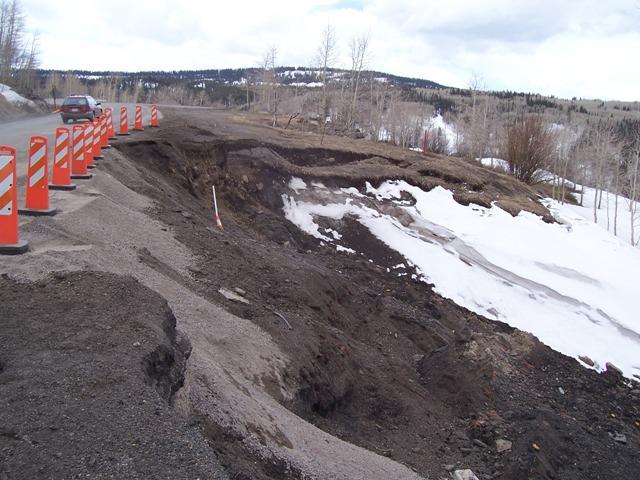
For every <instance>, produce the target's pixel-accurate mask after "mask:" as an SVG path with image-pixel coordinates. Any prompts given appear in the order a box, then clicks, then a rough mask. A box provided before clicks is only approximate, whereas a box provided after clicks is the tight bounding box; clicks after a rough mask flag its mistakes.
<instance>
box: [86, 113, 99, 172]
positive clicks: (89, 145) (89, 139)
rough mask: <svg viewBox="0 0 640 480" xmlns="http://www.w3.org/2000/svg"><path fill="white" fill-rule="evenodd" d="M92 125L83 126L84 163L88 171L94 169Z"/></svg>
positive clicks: (89, 123) (90, 123) (88, 123)
mask: <svg viewBox="0 0 640 480" xmlns="http://www.w3.org/2000/svg"><path fill="white" fill-rule="evenodd" d="M93 130H94V128H93V123H92V122H87V123H85V124H84V163H85V165H86V166H87V168H88V169H92V168H96V166H95V165H94V164H93Z"/></svg>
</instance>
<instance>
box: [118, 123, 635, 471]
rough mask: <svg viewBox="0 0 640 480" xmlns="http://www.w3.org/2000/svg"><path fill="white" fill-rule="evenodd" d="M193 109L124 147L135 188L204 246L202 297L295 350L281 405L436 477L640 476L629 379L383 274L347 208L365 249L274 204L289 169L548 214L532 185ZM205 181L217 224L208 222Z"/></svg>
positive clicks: (372, 243) (387, 259) (349, 232)
mask: <svg viewBox="0 0 640 480" xmlns="http://www.w3.org/2000/svg"><path fill="white" fill-rule="evenodd" d="M196 118H197V119H198V120H199V126H198V128H197V130H196V129H192V127H189V126H183V122H185V123H187V120H186V119H184V117H182V118H181V116H180V114H179V113H178V112H174V115H172V116H170V118H169V120H168V121H167V122H165V126H164V127H163V128H162V129H160V131H159V132H154V133H153V135H151V134H149V136H148V138H147V139H145V140H143V141H129V142H127V143H124V144H121V145H120V146H119V149H120V150H121V151H122V152H124V153H125V154H126V155H127V156H129V157H130V158H132V159H135V162H136V165H137V166H138V168H139V170H140V172H141V173H142V174H143V175H144V176H146V179H147V183H146V184H145V185H135V186H134V185H132V187H135V188H136V189H140V188H142V189H143V191H144V193H145V194H146V195H148V196H150V197H151V198H154V199H155V200H156V201H157V208H156V210H155V212H154V215H156V216H157V218H159V219H161V220H162V221H163V222H165V223H167V224H169V225H171V226H172V227H173V228H174V229H175V231H176V232H177V233H178V238H179V239H180V240H181V241H182V242H184V243H185V244H186V245H188V246H189V248H191V249H192V250H193V251H194V252H197V254H198V255H199V256H200V257H201V258H202V262H201V265H202V266H201V269H200V270H199V271H197V272H196V273H197V276H198V278H199V279H200V280H201V281H200V282H198V286H197V288H198V289H199V291H200V293H201V294H202V295H204V296H206V297H207V298H215V299H217V301H219V302H223V303H224V304H225V306H226V308H228V309H229V310H230V311H232V312H233V313H234V314H236V315H238V316H241V317H243V318H247V319H251V320H252V321H253V322H255V323H256V324H258V325H259V326H260V327H262V328H264V329H265V330H267V331H268V332H269V333H270V334H271V335H272V336H273V337H274V338H275V339H276V341H277V342H278V343H279V344H280V345H281V348H282V349H283V350H284V351H286V352H288V353H289V355H290V357H291V359H293V360H292V362H291V364H290V365H289V366H288V370H287V378H289V383H290V385H291V387H292V388H295V389H296V390H297V395H296V397H295V401H284V400H282V403H283V404H284V405H285V406H286V407H287V408H289V409H291V410H292V411H294V412H295V413H297V414H298V415H300V416H302V417H303V418H305V419H307V420H308V421H310V422H312V423H314V424H315V425H317V426H319V427H320V428H322V429H323V430H325V431H328V432H330V433H332V434H333V435H335V436H337V437H339V438H342V439H344V440H347V441H349V442H353V443H355V444H357V445H360V446H363V447H365V448H367V449H369V450H371V451H374V452H377V453H379V454H382V455H386V456H389V457H391V458H393V459H394V460H397V461H399V462H401V463H404V464H406V465H408V466H411V467H412V468H414V469H415V470H416V471H417V472H419V473H420V474H422V475H424V476H427V477H430V478H440V477H444V476H446V475H447V470H448V469H450V468H452V466H455V468H462V467H464V468H472V469H473V470H474V472H475V473H476V474H477V475H478V476H479V477H480V478H481V479H484V478H504V479H512V478H514V479H515V478H549V479H551V478H562V479H586V478H594V479H595V478H616V477H623V476H627V477H630V478H632V477H634V476H637V475H640V462H638V461H637V458H636V456H635V454H634V453H633V452H634V451H637V449H638V447H639V446H640V435H639V432H638V425H637V424H635V425H634V422H636V421H637V419H638V417H639V416H640V409H639V403H638V401H639V399H640V390H639V389H638V386H637V385H632V386H628V385H626V384H625V383H624V382H623V379H622V378H621V377H620V376H619V375H617V374H616V373H615V372H614V371H610V372H607V373H605V374H602V375H598V374H596V373H595V372H593V371H589V370H586V369H584V368H582V367H580V366H579V365H578V364H577V363H576V362H575V361H574V360H573V359H570V358H567V357H564V356H562V355H561V354H559V353H557V352H554V351H552V350H550V349H549V348H547V347H545V346H544V345H542V344H540V343H539V342H538V341H537V340H536V339H535V338H534V337H532V336H530V335H527V334H524V333H522V332H519V331H516V330H514V329H512V328H510V327H508V326H506V325H504V324H500V323H498V322H492V321H489V320H486V319H484V318H481V317H478V316H477V315H475V314H473V313H471V312H469V311H467V310H465V309H463V308H460V307H458V306H456V305H455V304H453V303H452V302H450V301H448V300H445V299H443V298H441V297H439V296H438V295H436V294H435V293H434V292H433V290H432V289H431V288H430V287H429V286H428V285H425V284H423V283H416V282H413V281H411V280H408V277H403V278H398V277H397V276H396V275H392V274H388V273H387V272H386V268H385V267H391V266H393V265H395V264H397V263H400V262H401V261H402V259H401V258H399V257H398V255H397V254H396V253H395V252H393V251H390V250H389V249H388V248H387V247H386V246H384V245H383V244H381V242H379V241H377V240H376V239H375V238H374V237H372V236H371V235H370V234H369V233H368V232H367V231H366V230H365V229H363V228H362V227H360V226H359V225H358V224H357V223H356V222H353V221H349V220H345V223H346V225H342V226H341V228H340V231H341V232H346V233H345V240H346V243H347V244H355V245H358V250H359V251H362V252H364V253H365V257H366V258H365V257H358V256H354V255H348V254H335V252H334V251H333V250H332V249H329V248H325V247H322V246H321V245H319V243H318V242H317V241H316V240H315V239H313V238H310V237H308V236H306V235H304V234H302V233H301V232H299V231H298V229H297V228H296V227H295V226H293V225H291V224H290V223H289V222H287V221H286V220H285V219H284V218H283V216H282V213H281V206H282V205H281V199H280V194H281V193H282V191H283V188H284V185H285V184H286V182H287V181H288V179H289V178H290V176H291V175H298V176H301V177H303V178H306V179H308V180H313V179H315V180H322V181H323V182H324V183H325V184H327V185H328V186H330V187H332V186H356V187H363V186H364V183H365V182H366V181H369V182H371V183H373V184H376V185H377V183H379V182H380V181H381V180H383V179H388V178H403V179H406V180H407V181H409V182H411V183H413V184H416V185H420V186H422V187H423V188H430V187H431V186H433V185H435V184H443V185H445V186H446V187H447V188H451V189H453V190H454V191H455V192H456V198H457V199H458V200H459V201H463V202H466V201H473V202H476V203H486V204H489V203H490V202H492V201H496V200H497V201H499V202H501V205H502V206H503V207H506V208H509V207H512V208H511V210H512V211H513V213H517V211H519V207H520V208H524V207H526V208H527V209H528V210H530V211H534V212H536V213H539V214H541V215H545V216H546V215H547V213H545V212H544V211H543V207H541V206H540V205H539V204H538V203H537V201H536V197H535V194H534V193H531V191H529V190H528V189H527V187H525V186H522V185H521V184H519V183H517V182H514V181H513V180H512V179H510V178H508V177H506V176H503V175H494V174H493V173H491V172H487V171H486V170H484V169H481V168H478V167H476V166H473V165H467V164H466V163H464V162H463V161H462V160H458V159H448V158H447V159H444V158H439V157H428V158H427V159H425V158H423V157H421V156H419V155H415V154H411V153H406V152H404V151H401V150H398V149H394V148H391V147H386V146H383V147H380V146H379V145H377V144H369V143H367V142H361V143H359V142H354V141H350V143H349V149H348V150H339V148H341V143H342V142H344V140H342V139H331V140H330V142H333V143H330V144H329V145H325V146H324V147H322V148H320V147H318V146H310V145H309V144H310V143H313V139H311V140H309V139H307V138H305V137H304V135H303V134H301V133H298V132H288V131H287V132H282V131H278V130H272V129H268V128H266V127H260V126H255V125H246V124H234V123H233V121H234V119H232V118H231V119H230V118H228V117H226V118H225V117H222V116H219V115H212V114H211V113H206V112H203V113H199V114H198V115H194V114H192V113H190V114H189V120H188V122H190V123H191V124H192V123H193V122H194V120H195V119H196ZM189 132H191V133H189ZM259 139H260V140H259ZM372 153H373V154H375V157H373V156H371V155H372ZM113 172H114V174H116V175H117V171H116V170H115V169H114V170H113ZM121 180H122V181H123V182H124V183H125V184H126V183H127V179H126V178H121ZM212 183H215V184H216V186H217V188H218V192H219V196H220V198H219V200H220V203H221V205H222V219H223V222H224V225H225V230H224V231H223V232H222V231H219V230H217V229H215V227H214V223H213V222H212V213H211V207H210V205H211V196H210V192H209V188H210V185H211V184H212ZM367 259H372V260H373V263H371V262H369V261H368V260H367ZM220 286H227V287H238V288H240V289H241V291H242V292H246V293H245V296H246V298H247V299H249V300H250V302H251V304H250V305H245V304H241V303H237V302H233V301H229V300H227V299H225V298H224V297H222V296H221V295H220V294H219V293H218V288H219V287H220ZM274 312H277V313H279V314H281V315H283V316H284V317H285V318H286V319H287V321H288V322H289V323H290V324H291V326H292V329H289V328H288V327H287V325H286V324H285V323H284V322H283V321H282V319H281V318H280V317H279V316H278V315H276V314H274ZM273 395H274V396H275V397H276V398H278V396H279V391H278V388H277V387H274V391H273ZM616 433H621V434H624V435H626V440H627V443H626V444H623V443H620V442H616V441H614V440H613V435H615V434H616ZM498 439H508V440H510V441H512V442H513V446H512V449H511V451H509V452H505V453H497V452H496V444H495V442H496V440H498ZM213 444H214V446H215V447H216V448H218V449H223V448H224V446H223V445H221V444H219V443H216V441H215V440H214V441H213ZM445 467H446V468H445Z"/></svg>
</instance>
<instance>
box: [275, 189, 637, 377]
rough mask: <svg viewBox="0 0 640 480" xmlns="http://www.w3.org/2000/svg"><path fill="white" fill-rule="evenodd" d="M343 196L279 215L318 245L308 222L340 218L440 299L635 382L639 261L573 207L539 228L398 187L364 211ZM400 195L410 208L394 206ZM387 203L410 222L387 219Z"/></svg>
mask: <svg viewBox="0 0 640 480" xmlns="http://www.w3.org/2000/svg"><path fill="white" fill-rule="evenodd" d="M345 190H346V189H342V194H341V195H336V194H334V193H332V192H330V191H327V190H320V189H308V190H306V191H302V193H301V194H300V195H299V198H292V197H289V196H287V195H283V197H282V198H283V202H284V212H285V216H286V217H287V219H289V220H290V221H291V222H292V223H294V224H296V225H297V226H298V227H299V228H300V229H301V230H303V231H305V232H307V233H309V234H310V235H313V236H314V237H316V238H318V239H320V240H322V241H325V242H327V243H332V242H334V239H333V238H330V237H328V236H326V235H323V234H322V233H320V231H319V227H318V224H317V223H316V219H317V218H319V217H325V218H332V219H336V220H340V219H342V218H343V217H345V216H349V217H351V218H353V219H355V220H356V221H358V222H359V223H360V224H362V225H363V226H365V227H366V228H368V229H369V231H370V232H371V233H372V234H373V235H374V236H375V237H377V238H378V239H379V240H381V241H382V242H384V243H385V244H386V245H388V246H389V247H390V248H392V249H394V250H395V251H397V252H398V253H400V254H401V255H402V256H403V257H404V258H405V259H406V263H407V264H409V265H411V266H414V267H415V270H416V279H419V280H422V281H425V282H428V283H431V284H433V285H434V288H435V291H436V292H438V293H439V294H440V295H442V296H443V297H446V298H449V299H451V300H453V301H454V302H456V303H457V304H458V305H461V306H463V307H466V308H468V309H469V310H472V311H474V312H476V313H478V314H481V315H484V316H486V317H487V318H491V319H495V320H500V321H503V322H505V323H508V324H509V325H511V326H513V327H516V328H519V329H521V330H524V331H527V332H530V333H532V334H533V335H535V336H537V337H538V338H539V339H540V340H541V341H542V342H543V343H545V344H546V345H548V346H550V347H551V348H553V349H555V350H557V351H559V352H561V353H564V354H565V355H569V356H572V357H574V358H576V359H577V358H578V357H579V356H581V355H587V356H589V357H590V358H591V359H593V360H594V361H595V362H596V367H595V368H597V369H598V370H602V369H604V367H605V364H606V363H607V362H611V363H613V364H614V365H616V366H617V367H618V368H620V369H621V370H622V371H623V373H624V374H625V375H626V376H627V377H632V376H634V375H636V376H638V378H640V317H638V316H637V312H638V311H639V310H640V297H639V296H638V294H637V285H636V280H635V276H636V274H637V272H638V271H640V252H639V251H638V250H637V249H634V248H631V247H630V246H629V245H628V244H625V243H623V242H622V241H620V240H619V239H617V238H616V237H614V236H612V235H611V234H609V233H607V232H606V231H605V230H603V229H602V228H600V227H599V226H597V225H596V224H594V223H593V222H592V221H590V220H587V219H586V218H585V217H584V216H583V215H582V214H581V213H580V212H579V211H576V207H571V206H568V205H561V204H559V203H557V202H554V201H552V200H547V201H546V203H547V204H548V205H549V206H550V208H551V211H552V212H553V213H554V214H555V215H556V216H557V218H560V219H561V220H562V222H563V224H548V223H545V222H544V221H543V220H542V219H541V218H540V217H538V216H536V215H533V214H531V213H527V212H522V213H520V214H519V215H518V216H517V217H513V216H511V215H510V214H509V213H507V212H505V211H504V210H502V209H500V208H499V207H497V206H493V207H492V208H485V207H481V206H478V205H469V206H463V205H460V204H458V203H457V202H455V200H454V199H453V193H452V192H451V191H449V190H445V189H444V188H442V187H436V188H434V189H432V190H431V191H429V192H425V191H423V190H421V189H420V188H418V187H414V186H412V185H409V184H408V183H406V182H403V181H388V182H385V183H383V184H382V185H381V186H380V187H378V188H374V187H373V186H372V185H370V184H367V187H366V192H367V194H368V195H367V197H368V198H367V199H366V205H365V204H364V203H363V199H361V198H359V197H357V196H349V195H348V193H347V192H345ZM403 193H404V194H405V195H406V194H409V195H411V196H412V197H413V198H414V199H415V200H416V203H415V205H406V204H403V203H402V202H401V201H399V200H398V199H400V198H402V195H403ZM297 195H298V194H297ZM345 197H346V198H345ZM388 203H392V204H394V209H393V210H396V211H397V210H398V209H400V210H401V211H403V215H404V216H406V215H408V216H410V218H411V219H412V223H411V224H410V225H409V226H405V225H406V221H404V222H403V223H401V222H400V221H398V219H396V218H395V217H393V216H391V215H389V214H387V213H386V212H389V211H392V210H389V209H388V208H385V205H386V204H388ZM372 206H375V208H372ZM340 247H341V248H346V247H344V246H342V245H341V246H340ZM352 247H355V248H356V249H357V246H355V245H352ZM336 248H337V249H338V246H337V245H336ZM363 253H365V254H366V252H363ZM397 267H399V265H396V266H395V268H397ZM395 268H394V269H395ZM396 272H397V270H396ZM412 278H413V277H412Z"/></svg>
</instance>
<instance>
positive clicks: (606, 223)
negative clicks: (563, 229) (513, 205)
mask: <svg viewBox="0 0 640 480" xmlns="http://www.w3.org/2000/svg"><path fill="white" fill-rule="evenodd" d="M477 160H478V161H479V162H480V163H481V164H482V165H484V166H486V167H492V168H496V169H499V170H504V171H505V172H508V171H509V163H508V162H507V161H506V160H502V159H500V158H479V159H477ZM540 173H541V178H542V179H543V180H545V181H548V182H552V181H553V174H552V173H551V172H548V171H546V170H542V171H540ZM575 187H576V189H577V190H578V192H579V191H580V190H581V189H582V188H583V187H582V186H581V185H575ZM574 196H575V198H576V200H578V201H580V194H579V193H576V194H575V195H574ZM616 201H617V202H618V207H617V208H618V212H617V221H616V220H615V217H616ZM594 203H596V191H595V189H593V188H589V187H584V195H583V198H582V205H581V206H580V205H567V208H569V209H571V210H573V212H574V213H576V214H578V215H580V216H582V218H584V219H585V220H591V221H595V219H594V215H593V205H594ZM630 204H631V201H630V200H629V199H628V198H627V197H624V196H622V195H618V196H617V199H616V195H614V194H613V193H610V192H607V191H604V192H602V202H600V208H599V209H597V212H596V214H597V215H596V216H597V224H598V225H600V226H601V227H602V228H604V229H605V230H607V231H608V232H610V233H612V234H615V235H616V236H617V237H619V238H620V239H622V240H624V241H625V242H627V243H629V244H631V243H632V238H631V215H632V214H631V211H630V208H629V207H630ZM634 205H635V206H634V214H633V217H634V218H633V225H634V227H633V228H634V236H633V245H634V246H636V247H640V242H639V241H638V240H639V239H638V237H639V236H640V203H638V202H634Z"/></svg>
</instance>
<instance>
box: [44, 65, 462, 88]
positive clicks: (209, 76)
mask: <svg viewBox="0 0 640 480" xmlns="http://www.w3.org/2000/svg"><path fill="white" fill-rule="evenodd" d="M261 72H262V71H261V69H259V68H254V67H252V68H220V69H215V68H212V69H206V70H173V71H163V70H158V71H140V72H118V71H109V70H102V71H92V70H44V69H40V70H37V72H36V73H37V75H38V76H40V77H47V76H49V75H51V74H58V75H65V74H72V75H77V76H79V77H81V78H86V79H96V80H97V79H99V78H104V77H120V78H124V79H128V80H133V79H139V80H143V81H148V82H155V83H158V84H161V85H162V84H168V83H173V82H176V81H185V80H186V81H192V82H197V81H214V82H220V83H226V84H243V83H244V81H243V79H246V78H247V77H249V78H251V79H253V80H255V81H259V79H260V75H261ZM276 72H277V74H278V77H279V78H280V80H281V82H282V83H283V84H285V85H289V84H314V83H318V82H319V81H320V78H319V75H318V69H317V68H312V67H293V66H283V67H277V68H276ZM292 73H294V74H292ZM330 73H331V78H332V80H336V79H338V78H340V77H342V76H345V75H346V74H349V73H350V70H346V69H339V68H333V69H330ZM362 75H364V76H365V78H375V79H377V80H378V81H387V82H389V83H392V84H394V85H399V86H404V87H417V88H431V89H443V88H449V87H447V86H445V85H442V84H439V83H437V82H434V81H432V80H425V79H422V78H412V77H404V76H401V75H393V74H390V73H384V72H378V71H374V70H369V71H364V72H362Z"/></svg>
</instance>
